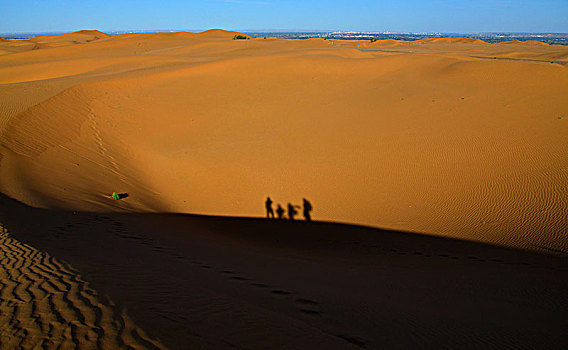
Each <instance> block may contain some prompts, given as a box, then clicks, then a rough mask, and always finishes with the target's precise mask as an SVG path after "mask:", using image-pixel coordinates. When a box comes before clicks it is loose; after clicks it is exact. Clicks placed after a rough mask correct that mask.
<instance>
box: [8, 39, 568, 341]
mask: <svg viewBox="0 0 568 350" xmlns="http://www.w3.org/2000/svg"><path fill="white" fill-rule="evenodd" d="M236 34H239V33H236V32H228V31H222V30H210V31H206V32H203V33H155V34H125V35H117V36H108V35H106V34H104V33H101V32H99V31H80V32H75V33H68V34H65V35H61V36H42V37H36V38H32V39H29V40H2V41H0V192H1V193H2V196H1V197H0V226H2V233H1V235H0V241H1V242H2V244H1V248H2V251H1V252H0V253H1V254H2V259H1V260H2V271H1V273H2V278H1V282H2V285H1V286H0V287H1V288H2V289H1V290H0V296H1V297H0V299H1V300H0V310H1V312H2V313H1V314H0V322H2V327H1V328H2V334H1V338H0V340H1V344H0V347H2V348H12V347H14V346H16V347H18V346H20V347H24V348H33V347H36V346H39V347H43V348H57V347H58V346H60V345H61V346H62V347H63V348H73V347H76V346H78V347H81V348H101V347H102V348H128V347H134V348H172V349H181V348H183V349H185V348H230V347H237V348H258V349H261V348H267V347H270V348H283V349H284V348H306V349H310V348H322V347H324V348H384V347H387V348H415V347H416V346H423V345H424V344H428V347H432V348H439V347H458V348H464V347H476V348H478V347H494V348H503V347H513V348H535V347H558V348H563V347H564V348H565V347H566V345H567V343H566V342H567V341H566V339H565V337H564V336H563V332H564V331H563V330H564V329H565V326H566V324H567V319H566V315H567V314H568V312H567V311H568V285H567V282H566V281H567V280H568V279H567V278H566V277H568V276H567V269H568V259H567V254H568V220H567V219H566V218H567V217H568V200H567V198H568V186H567V185H566V184H567V183H568V143H567V142H566V140H567V139H568V99H567V98H566V96H568V71H567V69H568V67H567V63H568V47H566V46H556V45H547V44H543V43H539V42H507V43H501V44H488V43H485V42H482V41H480V40H472V39H464V38H446V39H425V40H419V41H416V42H397V41H394V40H385V41H376V42H372V43H371V42H369V41H341V40H324V39H320V38H316V39H308V40H284V39H274V38H268V39H264V38H255V39H250V40H232V39H233V37H234V35H236ZM113 192H117V193H127V194H128V197H126V198H124V199H121V200H114V199H112V198H111V197H110V195H111V194H112V193H113ZM269 195H270V196H271V198H272V199H273V200H274V202H275V205H276V204H278V203H279V204H282V205H283V206H285V205H286V204H287V203H288V202H291V203H294V204H298V205H299V204H301V200H302V198H304V197H305V198H308V199H309V200H310V201H311V202H312V204H313V205H314V211H313V213H312V215H313V217H314V219H315V220H316V221H317V222H312V223H305V222H288V221H272V220H270V221H269V220H265V219H261V218H260V217H262V216H264V205H263V203H264V200H265V199H266V197H267V196H269ZM255 217H256V218H255ZM359 225H362V226H359Z"/></svg>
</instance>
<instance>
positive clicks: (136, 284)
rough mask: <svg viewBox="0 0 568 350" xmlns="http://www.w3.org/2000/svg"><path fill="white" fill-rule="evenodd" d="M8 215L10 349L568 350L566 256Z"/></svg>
mask: <svg viewBox="0 0 568 350" xmlns="http://www.w3.org/2000/svg"><path fill="white" fill-rule="evenodd" d="M0 204H2V206H0V208H1V209H0V217H1V219H2V222H3V224H4V226H5V227H7V228H8V231H9V235H10V236H9V238H6V233H3V245H2V253H3V254H4V256H10V257H11V260H10V261H8V262H3V263H2V265H3V268H4V269H5V270H6V272H4V274H5V275H6V276H9V277H11V278H10V279H8V280H6V279H5V277H4V276H3V278H2V280H3V285H2V294H1V295H2V302H1V304H0V305H1V306H2V316H3V318H2V322H3V327H2V329H3V331H2V341H3V343H2V347H3V348H10V346H9V345H10V344H23V345H29V346H28V348H32V347H33V346H37V345H40V346H42V347H43V346H45V347H44V348H56V346H54V345H58V344H59V343H58V342H57V341H58V340H59V339H60V338H55V339H54V338H52V337H53V336H59V337H62V341H64V342H67V343H63V344H64V347H63V348H66V346H65V345H68V344H69V342H71V343H70V344H72V345H74V344H77V345H78V347H79V348H94V347H97V345H98V343H97V342H99V341H102V342H103V344H107V343H104V341H107V340H108V341H110V342H112V341H114V343H115V344H118V345H119V346H117V348H118V347H123V348H126V347H128V346H133V347H134V348H150V349H154V348H171V349H231V348H238V349H266V348H270V349H316V348H317V349H322V348H325V349H385V348H387V349H401V348H402V349H415V348H433V349H434V348H435V349H438V348H460V349H464V348H494V349H502V348H515V349H522V348H526V349H531V348H532V349H534V348H558V349H561V348H565V347H566V345H568V340H567V339H566V336H565V329H566V324H567V321H568V320H567V316H566V315H568V293H567V291H568V282H567V281H568V279H567V277H568V260H567V259H566V258H561V257H559V256H555V255H550V254H548V255H545V254H542V253H535V252H529V251H523V250H515V249H507V248H503V247H497V246H491V245H486V244H480V243H473V242H467V241H459V240H452V239H448V238H442V237H433V236H428V235H419V234H415V233H405V232H397V231H387V230H380V229H374V228H369V227H362V226H352V225H341V224H337V223H325V222H312V223H306V222H301V221H295V222H291V221H288V220H285V221H284V220H283V221H272V220H266V219H260V218H256V219H255V218H230V217H214V216H195V215H187V214H148V213H116V212H113V213H110V212H109V213H96V212H77V211H76V212H71V211H53V210H45V209H38V208H31V207H29V206H26V205H23V204H21V203H19V202H16V201H14V200H12V199H9V198H7V197H4V196H2V197H1V198H0ZM30 218H33V220H30ZM50 257H57V260H56V259H55V258H50ZM32 261H33V262H35V264H32V263H31V262H32ZM62 261H65V262H66V264H64V263H62ZM71 266H72V267H71ZM15 269H16V270H15ZM79 272H80V277H77V276H78V274H79ZM19 273H21V274H22V276H21V277H20V278H19V279H17V280H16V281H14V280H15V276H17V275H18V274H19ZM58 276H61V277H58ZM83 281H89V284H86V282H83ZM56 288H59V289H60V290H59V289H56ZM66 290H69V292H67V294H64V296H58V295H59V293H61V292H63V291H66ZM89 291H91V292H90V293H89ZM95 291H96V292H95ZM51 293H54V296H51V295H53V294H51ZM46 295H49V297H47V300H46ZM66 295H68V297H66ZM103 296H104V298H105V299H103V300H107V301H106V303H104V302H102V301H101V302H97V301H94V299H95V298H98V299H100V298H103ZM66 298H67V299H66ZM60 299H63V301H66V303H63V302H61V300H60ZM36 300H37V302H35V303H34V301H36ZM51 300H53V302H50V301H51ZM58 301H59V302H58ZM30 303H31V305H30ZM98 303H101V304H102V305H101V304H98ZM35 305H37V306H35ZM42 305H43V306H42ZM94 305H100V306H99V309H100V310H102V311H101V312H102V315H101V316H99V317H98V318H95V319H93V314H95V312H96V310H97V309H96V308H95V307H94ZM109 308H110V309H111V310H113V311H112V312H111V311H110V310H109ZM107 310H109V311H107ZM53 314H55V315H57V314H61V315H62V318H63V319H61V320H59V321H56V320H57V319H56V318H55V317H56V316H54V315H53ZM97 320H99V321H97ZM121 320H124V321H122V322H121ZM117 321H118V322H117ZM5 324H8V325H9V326H8V327H4V325H5ZM14 324H15V326H13V325H14ZM47 325H51V327H52V328H48V326H47ZM50 329H54V330H55V331H53V335H52V333H49V330H50ZM75 329H76V330H75ZM24 330H25V331H24ZM42 331H43V333H42ZM60 334H63V336H61V335H60ZM117 334H118V335H119V336H117ZM32 335H38V336H37V337H35V338H33V337H31V336H32ZM41 335H43V337H40V336H41ZM103 335H104V336H103ZM5 339H8V341H10V343H8V342H6V343H4V341H5ZM109 344H112V343H109ZM24 347H25V346H24ZM69 348H73V346H70V347H69ZM102 348H105V347H104V346H103V347H102ZM111 348H115V347H114V346H111Z"/></svg>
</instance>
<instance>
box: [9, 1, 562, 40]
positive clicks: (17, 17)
mask: <svg viewBox="0 0 568 350" xmlns="http://www.w3.org/2000/svg"><path fill="white" fill-rule="evenodd" d="M0 13H1V14H2V15H1V16H0V18H1V20H0V33H26V32H27V33H32V32H71V31H76V30H81V29H98V30H102V31H115V30H190V29H192V30H204V29H210V28H221V29H231V30H249V31H253V30H342V31H379V32H382V31H392V32H442V33H472V32H523V33H568V17H567V16H566V13H568V1H565V0H547V1H537V0H519V1H511V0H479V1H465V0H450V1H442V0H433V1H421V0H403V1H400V0H385V1H370V0H354V1H341V0H326V1H323V0H315V1H309V2H308V1H301V0H204V1H183V0H172V1H167V2H158V1H151V0H140V1H136V0H121V1H113V2H101V1H94V0H84V1H80V2H75V1H54V0H46V1H37V0H22V1H8V2H2V3H0Z"/></svg>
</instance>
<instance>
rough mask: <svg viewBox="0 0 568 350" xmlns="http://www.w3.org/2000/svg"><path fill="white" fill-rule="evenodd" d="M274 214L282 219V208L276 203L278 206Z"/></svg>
mask: <svg viewBox="0 0 568 350" xmlns="http://www.w3.org/2000/svg"><path fill="white" fill-rule="evenodd" d="M276 215H278V219H280V220H282V219H284V208H282V206H281V205H280V204H278V207H277V208H276Z"/></svg>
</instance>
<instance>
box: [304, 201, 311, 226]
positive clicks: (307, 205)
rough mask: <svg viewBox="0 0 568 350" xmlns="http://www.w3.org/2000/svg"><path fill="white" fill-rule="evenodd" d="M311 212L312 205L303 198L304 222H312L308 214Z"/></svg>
mask: <svg viewBox="0 0 568 350" xmlns="http://www.w3.org/2000/svg"><path fill="white" fill-rule="evenodd" d="M311 211H312V203H310V202H309V201H308V200H307V199H306V198H304V218H305V219H306V221H312V217H311V216H310V212H311Z"/></svg>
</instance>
